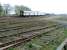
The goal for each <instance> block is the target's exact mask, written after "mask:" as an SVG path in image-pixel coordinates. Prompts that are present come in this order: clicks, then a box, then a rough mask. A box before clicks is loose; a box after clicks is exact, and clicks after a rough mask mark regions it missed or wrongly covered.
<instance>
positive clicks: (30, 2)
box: [0, 0, 67, 14]
mask: <svg viewBox="0 0 67 50" xmlns="http://www.w3.org/2000/svg"><path fill="white" fill-rule="evenodd" d="M0 2H1V3H2V4H11V5H25V6H27V7H30V8H31V9H32V10H33V11H43V12H46V13H56V14H60V13H66V14H67V0H0Z"/></svg>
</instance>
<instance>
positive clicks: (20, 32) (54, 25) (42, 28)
mask: <svg viewBox="0 0 67 50" xmlns="http://www.w3.org/2000/svg"><path fill="white" fill-rule="evenodd" d="M55 26H57V25H56V24H55V25H51V26H45V27H41V28H36V29H30V30H27V31H21V32H20V33H18V34H19V35H20V34H23V33H28V32H32V31H37V30H43V29H46V28H51V27H55ZM17 29H22V28H21V27H19V28H16V27H15V28H12V30H17ZM6 31H11V30H7V29H6V30H2V31H1V30H0V32H6ZM18 34H11V35H5V36H0V38H5V37H11V36H17V35H18Z"/></svg>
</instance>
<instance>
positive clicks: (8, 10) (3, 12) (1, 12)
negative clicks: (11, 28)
mask: <svg viewBox="0 0 67 50" xmlns="http://www.w3.org/2000/svg"><path fill="white" fill-rule="evenodd" d="M20 11H31V9H30V8H28V7H26V6H23V5H20V6H19V5H15V6H11V5H9V4H3V5H2V4H0V16H8V15H12V13H14V14H15V15H20Z"/></svg>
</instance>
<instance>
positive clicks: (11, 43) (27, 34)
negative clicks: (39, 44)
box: [0, 25, 62, 50]
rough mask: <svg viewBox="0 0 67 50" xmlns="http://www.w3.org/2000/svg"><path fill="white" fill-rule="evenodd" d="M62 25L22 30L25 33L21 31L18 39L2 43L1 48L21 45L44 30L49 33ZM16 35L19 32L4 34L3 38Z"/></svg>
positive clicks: (5, 49)
mask: <svg viewBox="0 0 67 50" xmlns="http://www.w3.org/2000/svg"><path fill="white" fill-rule="evenodd" d="M61 27H62V26H61V25H53V26H50V27H45V28H41V29H36V30H31V31H27V32H22V33H24V34H22V33H19V34H20V35H19V34H18V35H19V36H18V39H16V40H13V41H9V42H6V43H2V44H0V49H2V50H7V49H8V48H10V47H16V46H18V45H20V44H21V43H24V42H27V41H29V40H31V39H32V38H34V37H36V36H39V35H41V34H42V33H44V32H45V33H49V32H51V31H53V30H56V29H59V28H61ZM39 31H41V32H39ZM16 35H17V34H15V35H10V36H4V37H3V38H5V37H12V36H16ZM20 37H21V38H20Z"/></svg>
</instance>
